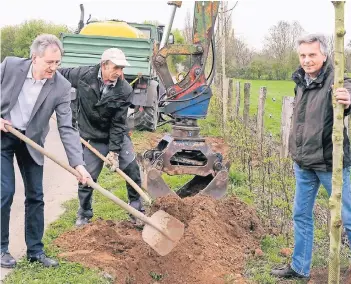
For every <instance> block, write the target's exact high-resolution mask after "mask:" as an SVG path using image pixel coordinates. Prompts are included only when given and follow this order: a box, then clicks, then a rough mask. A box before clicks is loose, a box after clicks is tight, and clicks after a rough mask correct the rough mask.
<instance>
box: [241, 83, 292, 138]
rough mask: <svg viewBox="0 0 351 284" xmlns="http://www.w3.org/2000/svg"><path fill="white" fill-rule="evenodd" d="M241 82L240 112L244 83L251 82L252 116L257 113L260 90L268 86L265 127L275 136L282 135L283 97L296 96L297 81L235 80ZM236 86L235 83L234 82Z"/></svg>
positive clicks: (242, 106)
mask: <svg viewBox="0 0 351 284" xmlns="http://www.w3.org/2000/svg"><path fill="white" fill-rule="evenodd" d="M236 81H239V82H240V88H241V91H240V95H241V100H240V114H241V115H242V112H243V109H244V83H246V82H248V83H251V90H250V94H251V95H250V116H251V117H253V116H256V115H257V108H258V101H259V91H260V88H261V87H266V88H267V96H266V102H265V113H264V127H265V129H266V131H267V132H268V133H271V134H272V135H273V136H274V137H279V136H280V123H281V113H282V104H283V97H286V96H287V97H293V96H294V86H295V83H294V82H292V81H267V80H234V82H236ZM234 86H235V84H234Z"/></svg>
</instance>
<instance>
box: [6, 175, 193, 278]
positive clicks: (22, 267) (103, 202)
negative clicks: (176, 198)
mask: <svg viewBox="0 0 351 284" xmlns="http://www.w3.org/2000/svg"><path fill="white" fill-rule="evenodd" d="M164 178H165V181H166V183H167V184H168V185H169V186H170V187H171V188H172V189H178V188H179V187H180V186H181V185H183V184H184V183H186V182H187V181H188V180H189V179H191V178H192V176H189V175H184V176H180V177H179V176H178V177H177V176H168V175H164ZM99 184H100V185H101V186H102V187H104V188H105V189H107V190H110V191H111V192H112V193H113V194H115V195H116V196H118V197H119V198H121V199H122V200H124V201H127V191H126V190H125V182H124V181H123V180H122V179H121V178H119V177H118V176H117V175H116V174H115V173H111V172H109V171H108V170H106V169H103V171H102V173H101V175H100V178H99ZM63 206H64V208H65V209H66V210H65V213H64V214H62V215H61V216H60V218H59V219H58V220H56V221H55V222H53V223H52V224H50V226H49V228H48V229H47V230H46V231H45V236H44V239H43V242H44V244H45V251H46V253H47V254H48V255H49V256H51V257H55V258H57V255H58V254H59V253H60V250H59V249H58V248H57V247H56V246H55V245H54V244H53V241H54V240H55V239H56V238H57V237H58V236H60V235H61V234H62V233H64V232H66V231H69V230H71V229H73V228H74V222H75V219H76V212H77V210H78V200H77V199H73V200H70V201H67V202H65V203H64V205H63ZM93 208H94V218H93V220H96V219H99V218H102V219H107V220H123V219H126V218H127V213H126V212H125V211H124V210H122V209H121V208H120V207H119V206H117V205H116V204H115V203H113V202H112V201H110V200H109V199H107V198H106V197H104V196H103V195H102V194H100V193H95V194H94V199H93ZM150 276H151V278H153V279H154V280H160V279H162V278H164V276H165V275H159V274H157V273H155V272H150ZM19 283H23V284H32V283H33V284H34V283H39V284H46V283H47V284H52V283H54V284H56V283H57V284H62V283H65V284H69V283H72V284H80V283H82V284H83V283H84V284H108V283H112V280H111V278H110V277H108V276H106V275H105V274H104V273H102V272H101V271H98V270H93V269H89V268H85V267H83V266H82V265H80V264H78V263H72V262H66V261H63V260H60V266H59V267H58V268H43V267H42V266H41V265H39V264H35V263H29V262H28V261H27V260H25V259H22V260H20V261H19V262H18V265H17V267H16V269H14V271H13V272H12V273H10V274H9V275H8V276H7V277H6V279H5V280H4V284H19ZM131 283H134V282H133V280H132V279H131Z"/></svg>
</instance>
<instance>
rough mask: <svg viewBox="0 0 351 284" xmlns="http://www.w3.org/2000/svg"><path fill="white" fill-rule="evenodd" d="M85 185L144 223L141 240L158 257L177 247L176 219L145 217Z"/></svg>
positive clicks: (18, 134) (178, 224) (165, 215)
mask: <svg viewBox="0 0 351 284" xmlns="http://www.w3.org/2000/svg"><path fill="white" fill-rule="evenodd" d="M5 128H6V129H7V130H8V131H9V132H11V133H12V134H13V135H15V136H16V137H18V138H19V139H21V140H23V141H24V142H26V143H27V144H28V145H30V146H31V147H33V148H34V149H36V150H37V151H39V152H40V153H41V154H43V155H45V156H46V157H48V158H49V159H50V160H52V161H54V162H55V163H56V164H58V165H60V166H61V167H62V168H64V169H65V170H67V171H69V172H70V173H71V174H73V175H74V176H76V177H80V174H79V172H78V171H76V170H75V169H73V168H72V167H70V166H69V165H67V164H65V163H63V162H62V161H59V160H58V159H57V158H56V157H54V156H53V155H51V154H50V153H48V152H47V151H46V150H45V149H44V148H43V147H41V146H39V145H38V144H36V143H35V142H34V141H33V140H31V139H29V138H28V137H27V136H25V135H23V134H22V133H21V132H19V131H17V130H16V129H14V128H13V127H12V126H10V125H5ZM87 184H88V185H89V186H90V187H92V188H94V189H96V190H98V191H99V192H100V193H101V194H103V195H104V196H106V197H107V198H109V199H110V200H112V201H113V202H114V203H116V204H118V205H119V206H121V207H122V208H123V209H124V210H126V211H127V212H129V213H130V214H132V215H133V216H135V217H136V218H138V219H140V220H142V221H143V222H145V226H144V229H143V232H142V238H143V240H144V241H145V242H146V243H147V244H148V245H149V246H150V247H151V248H152V249H154V250H155V251H156V252H157V253H158V254H159V255H161V256H165V255H167V254H168V253H170V252H171V251H172V250H173V248H174V247H175V246H176V245H177V243H178V242H179V240H180V239H181V238H182V236H183V235H184V224H183V223H182V222H181V221H179V220H178V219H177V218H174V217H173V216H171V215H170V214H168V213H166V212H165V211H163V210H159V211H157V212H155V213H154V214H153V215H152V216H151V217H147V216H145V215H144V214H142V213H141V212H139V211H138V210H136V209H134V208H133V207H131V206H129V205H128V204H127V203H125V202H124V201H122V200H121V199H119V198H118V197H117V196H115V195H113V194H112V193H111V192H109V191H107V190H106V189H104V188H103V187H101V186H100V185H98V184H97V183H95V182H93V181H92V180H91V179H88V181H87Z"/></svg>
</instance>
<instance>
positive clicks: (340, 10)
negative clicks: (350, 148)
mask: <svg viewBox="0 0 351 284" xmlns="http://www.w3.org/2000/svg"><path fill="white" fill-rule="evenodd" d="M344 4H345V2H344V1H333V5H334V10H335V50H334V65H335V78H334V90H333V91H335V90H336V89H337V88H340V87H343V86H344V35H345V29H344ZM332 99H333V107H334V125H333V176H332V195H331V197H330V199H329V208H330V215H331V222H330V224H331V228H330V249H329V275H328V283H329V284H337V283H339V282H340V245H341V195H342V180H343V177H342V173H343V128H344V106H343V105H341V104H339V103H337V102H336V100H335V97H334V96H333V98H332Z"/></svg>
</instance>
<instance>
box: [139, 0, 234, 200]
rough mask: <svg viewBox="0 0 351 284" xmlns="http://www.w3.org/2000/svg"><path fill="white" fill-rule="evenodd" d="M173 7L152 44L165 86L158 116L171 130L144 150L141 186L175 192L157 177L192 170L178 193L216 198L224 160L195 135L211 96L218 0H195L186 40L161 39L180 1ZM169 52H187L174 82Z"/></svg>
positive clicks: (223, 184)
mask: <svg viewBox="0 0 351 284" xmlns="http://www.w3.org/2000/svg"><path fill="white" fill-rule="evenodd" d="M168 4H170V5H172V6H173V7H172V13H171V17H170V21H169V23H168V26H167V28H166V29H165V33H164V34H163V38H162V41H161V44H160V46H159V47H157V46H156V47H155V50H154V56H153V60H152V61H153V65H154V67H155V70H156V72H157V74H158V76H159V78H160V80H161V81H162V83H163V86H164V87H165V90H166V92H165V93H164V94H163V95H162V96H161V97H160V98H159V101H158V111H159V113H160V116H159V117H160V118H162V119H163V118H164V117H165V116H168V117H170V118H171V119H168V120H163V121H162V122H161V123H160V125H163V124H165V123H172V124H173V126H172V133H171V135H166V136H164V137H163V138H162V140H161V141H160V142H159V143H158V145H157V147H156V148H155V149H152V150H148V151H146V152H145V153H144V155H143V166H144V168H145V171H146V189H147V191H148V192H149V194H150V195H151V196H152V197H153V198H156V197H160V196H165V195H174V192H173V191H172V190H171V189H170V188H169V187H168V186H167V185H166V183H165V182H164V180H163V179H162V173H163V172H164V173H167V174H169V175H184V174H187V175H194V178H193V179H192V180H191V181H190V182H188V183H187V184H185V185H184V186H183V187H182V188H181V189H180V190H179V191H178V196H180V197H186V196H192V195H194V194H198V193H200V194H206V195H210V196H212V197H214V198H216V199H219V198H221V197H223V196H224V195H225V193H226V190H227V183H228V166H226V165H224V162H223V157H222V155H221V154H220V153H214V152H213V151H212V150H211V148H210V147H209V145H208V144H207V143H206V141H205V138H203V137H201V136H200V127H198V124H197V120H198V119H201V118H205V117H206V115H207V110H208V106H209V101H210V98H211V96H212V92H211V89H210V85H211V83H212V81H213V78H214V68H215V60H214V55H215V50H214V49H215V44H214V38H213V36H214V25H215V22H216V18H217V14H218V6H219V2H218V1H195V3H194V5H195V8H194V22H193V29H194V31H193V42H192V43H191V44H182V45H174V44H166V43H167V42H168V37H169V32H170V30H171V27H172V23H173V19H174V15H175V12H176V10H177V8H179V7H181V4H182V2H181V1H170V2H168ZM210 46H212V55H213V56H212V67H211V71H210V72H209V75H208V77H206V76H205V66H206V59H207V57H208V52H209V48H210ZM168 55H172V56H173V55H187V56H189V57H190V59H191V60H189V62H191V63H192V66H190V67H189V71H188V72H187V73H186V74H185V73H184V74H183V78H182V80H181V81H179V82H177V83H174V81H173V77H172V75H171V73H170V71H169V68H168V65H167V56H168Z"/></svg>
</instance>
